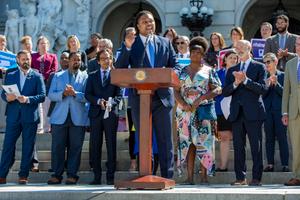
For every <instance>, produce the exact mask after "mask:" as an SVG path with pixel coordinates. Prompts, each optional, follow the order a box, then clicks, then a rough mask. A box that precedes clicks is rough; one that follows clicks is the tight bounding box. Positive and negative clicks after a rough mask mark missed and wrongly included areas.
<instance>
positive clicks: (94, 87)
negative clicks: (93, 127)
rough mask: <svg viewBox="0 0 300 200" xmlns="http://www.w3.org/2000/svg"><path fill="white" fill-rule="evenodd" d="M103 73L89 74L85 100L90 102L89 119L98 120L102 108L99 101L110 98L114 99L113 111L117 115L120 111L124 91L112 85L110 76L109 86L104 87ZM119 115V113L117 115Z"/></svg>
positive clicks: (98, 71)
mask: <svg viewBox="0 0 300 200" xmlns="http://www.w3.org/2000/svg"><path fill="white" fill-rule="evenodd" d="M101 80H102V79H101V72H100V69H98V70H97V71H95V72H92V73H90V74H89V77H88V80H87V84H86V89H85V98H86V99H87V100H88V102H90V109H89V117H90V118H96V117H98V116H99V115H100V112H101V111H102V110H101V107H100V105H98V104H97V101H98V99H105V100H106V101H107V100H108V98H109V97H112V98H113V103H112V105H113V107H112V110H113V111H114V112H115V113H116V112H117V110H118V104H119V102H120V101H121V99H122V90H121V88H120V87H118V86H115V85H112V84H110V74H109V76H108V81H109V84H107V85H106V86H103V85H102V81H101ZM116 114H117V113H116Z"/></svg>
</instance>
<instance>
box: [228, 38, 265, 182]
mask: <svg viewBox="0 0 300 200" xmlns="http://www.w3.org/2000/svg"><path fill="white" fill-rule="evenodd" d="M236 51H237V53H238V56H239V58H240V61H241V62H240V63H239V64H237V65H235V66H233V67H231V68H230V69H229V70H228V72H227V75H226V80H225V87H224V89H223V95H224V96H225V97H227V96H232V100H231V104H230V115H229V120H230V121H231V122H232V133H233V147H234V170H235V174H236V181H234V182H233V183H232V184H231V185H247V180H246V163H245V158H246V153H245V146H246V134H247V135H248V139H249V142H250V147H251V154H252V160H253V167H252V180H251V182H250V183H249V185H250V186H261V177H262V171H263V160H262V148H261V147H262V124H263V121H264V120H265V118H266V112H265V109H264V107H263V103H262V98H261V96H262V95H263V94H264V93H265V92H267V86H266V83H265V78H266V71H265V69H264V65H263V64H261V63H259V62H256V61H254V60H252V58H251V44H250V42H249V41H247V40H240V41H238V43H237V46H236Z"/></svg>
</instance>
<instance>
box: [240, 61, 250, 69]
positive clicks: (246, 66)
mask: <svg viewBox="0 0 300 200" xmlns="http://www.w3.org/2000/svg"><path fill="white" fill-rule="evenodd" d="M250 62H251V58H248V59H247V60H246V61H245V62H243V61H241V65H240V66H242V64H243V63H245V66H244V68H245V69H244V71H247V69H248V66H249V64H250Z"/></svg>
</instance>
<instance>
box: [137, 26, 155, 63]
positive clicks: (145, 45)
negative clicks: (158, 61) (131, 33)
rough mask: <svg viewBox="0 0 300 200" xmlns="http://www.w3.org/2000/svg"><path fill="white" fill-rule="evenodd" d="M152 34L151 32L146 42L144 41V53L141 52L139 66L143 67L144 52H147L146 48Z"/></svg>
mask: <svg viewBox="0 0 300 200" xmlns="http://www.w3.org/2000/svg"><path fill="white" fill-rule="evenodd" d="M152 35H153V33H152V32H151V33H150V34H149V35H148V36H147V38H146V41H145V44H144V51H143V54H142V58H141V62H140V66H141V67H143V63H144V58H145V54H146V50H147V46H148V44H149V42H150V39H151V37H152Z"/></svg>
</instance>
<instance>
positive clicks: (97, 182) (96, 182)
mask: <svg viewBox="0 0 300 200" xmlns="http://www.w3.org/2000/svg"><path fill="white" fill-rule="evenodd" d="M89 185H101V181H100V180H93V181H92V182H90V183H89Z"/></svg>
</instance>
